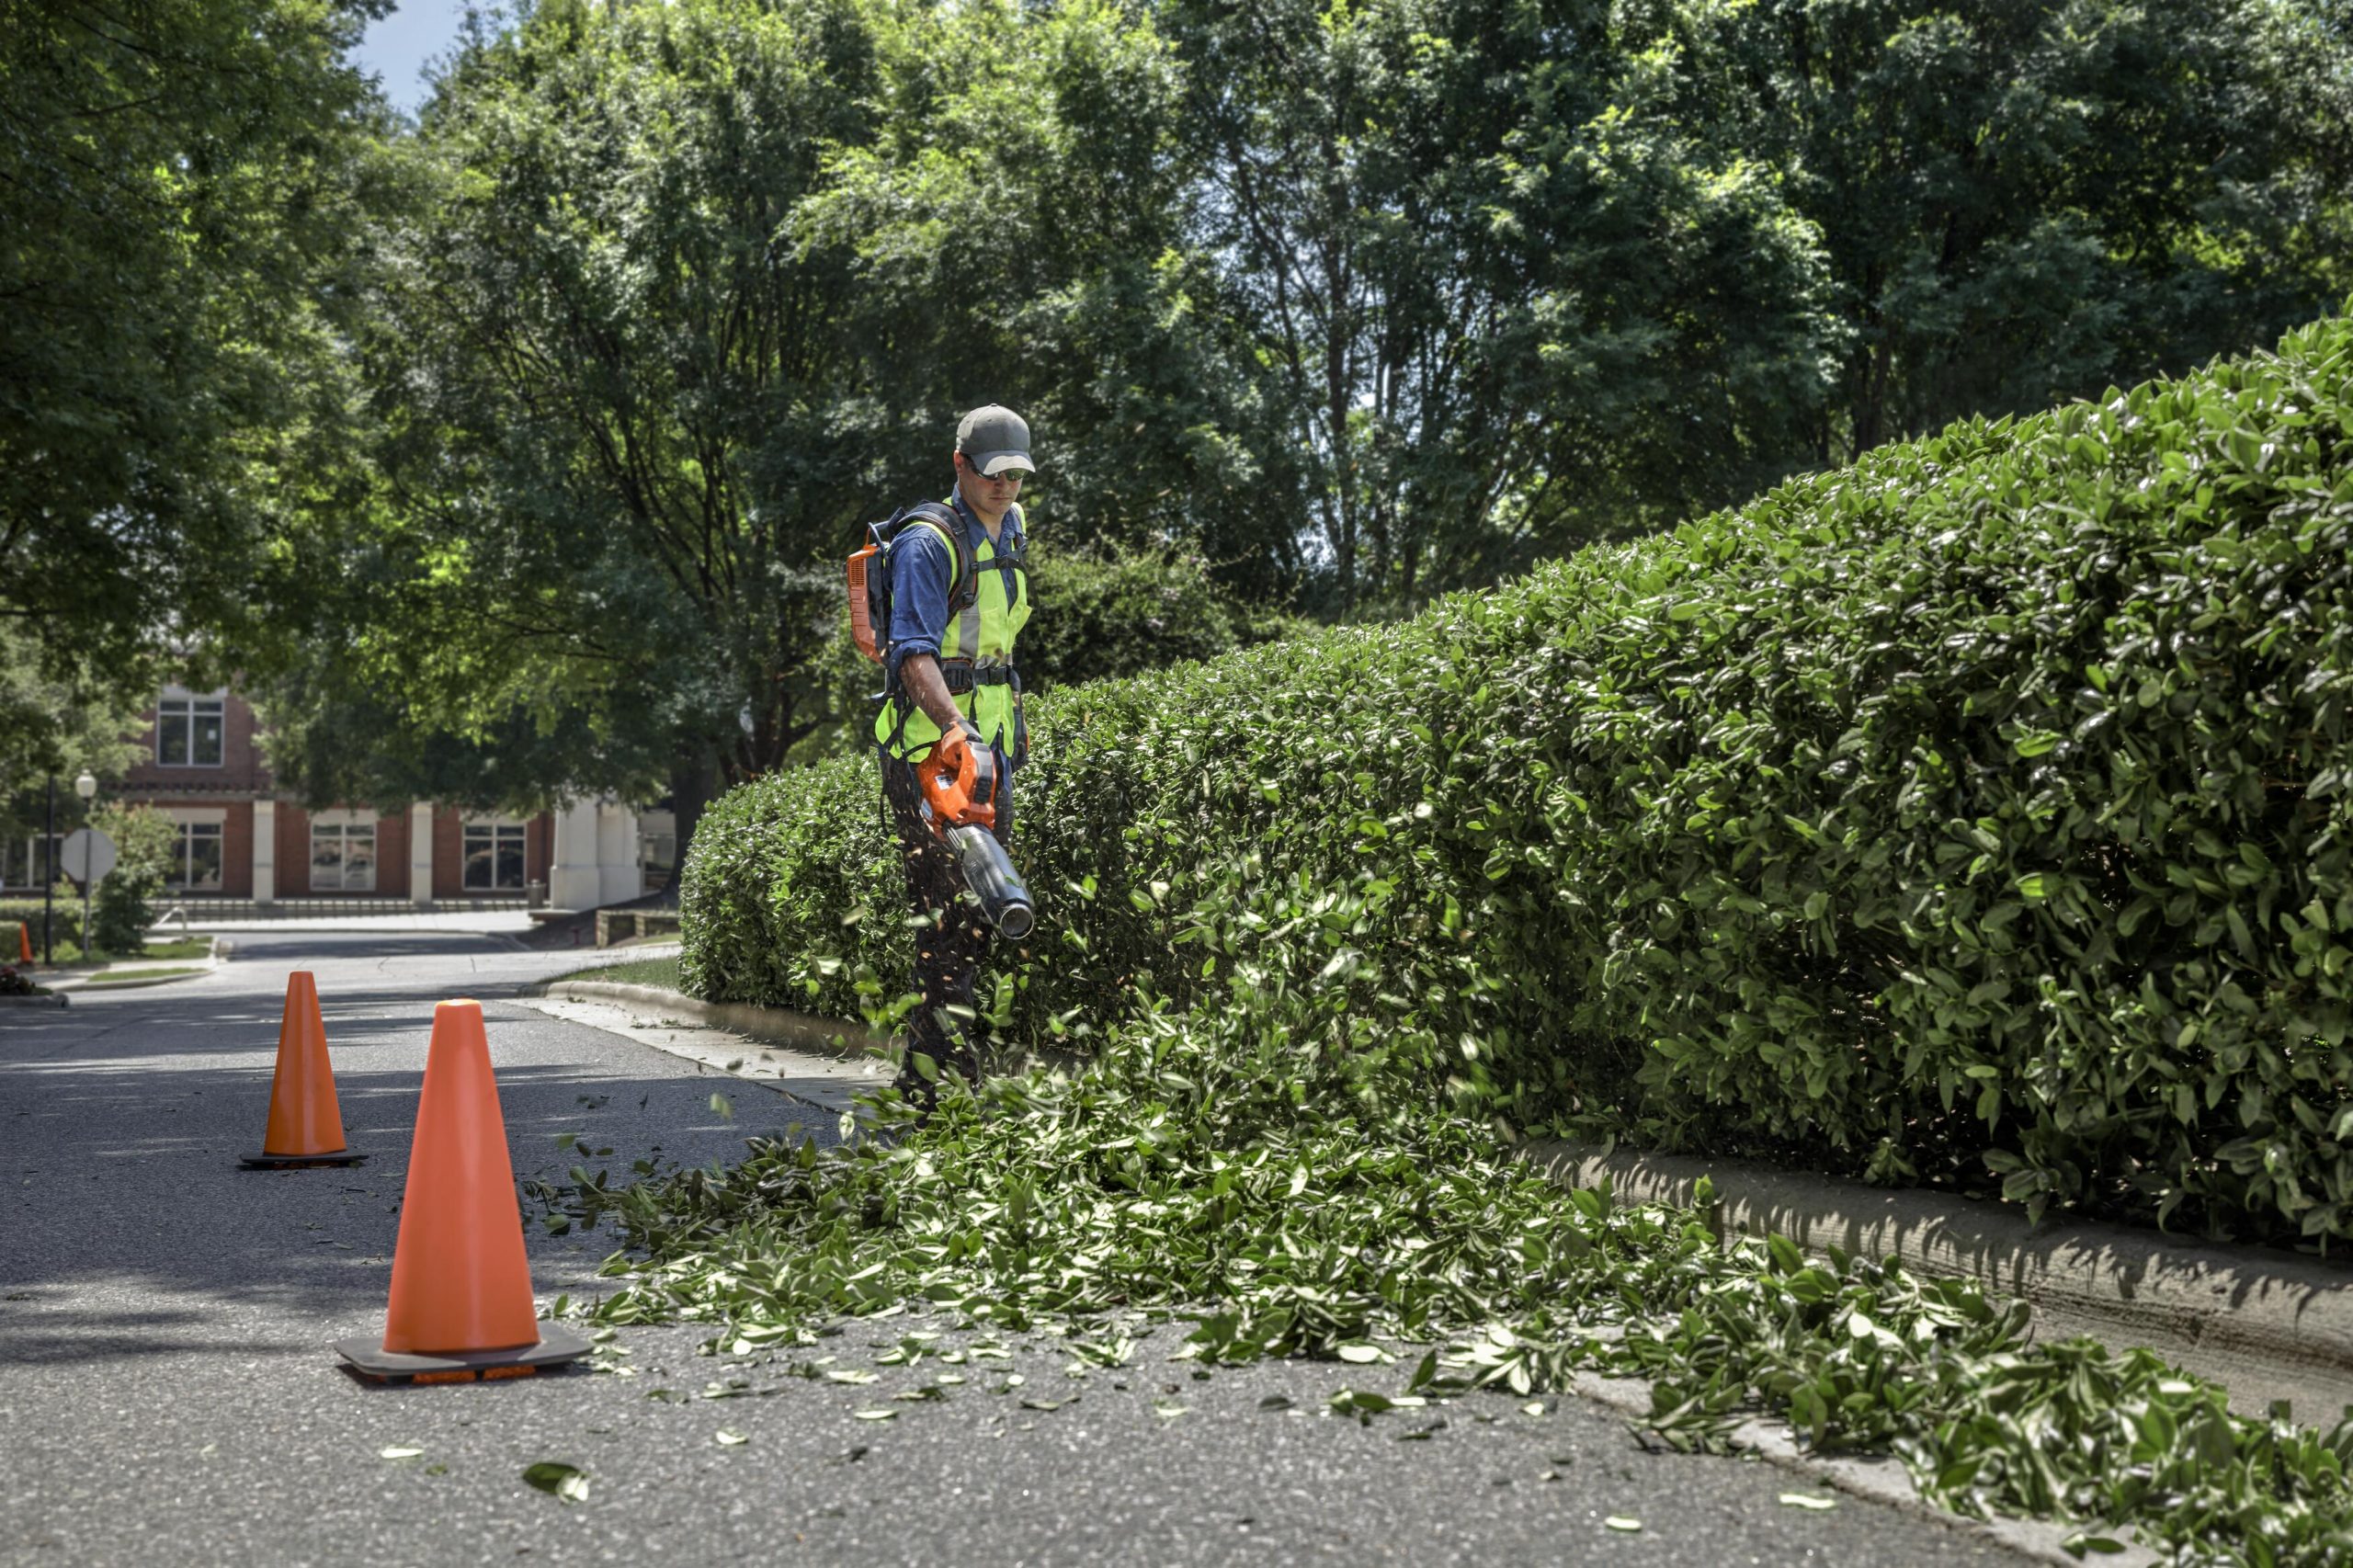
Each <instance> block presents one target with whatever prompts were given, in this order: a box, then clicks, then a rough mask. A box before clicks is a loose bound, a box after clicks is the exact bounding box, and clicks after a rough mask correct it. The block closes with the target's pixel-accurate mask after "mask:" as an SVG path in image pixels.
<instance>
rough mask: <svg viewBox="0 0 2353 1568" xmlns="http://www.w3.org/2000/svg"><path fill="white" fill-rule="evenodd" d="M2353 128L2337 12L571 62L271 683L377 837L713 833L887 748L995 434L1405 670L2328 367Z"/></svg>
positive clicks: (425, 153)
mask: <svg viewBox="0 0 2353 1568" xmlns="http://www.w3.org/2000/svg"><path fill="white" fill-rule="evenodd" d="M949 62H953V63H952V64H949ZM2348 84H2353V51H2349V50H2348V40H2347V33H2346V29H2345V28H2344V27H2343V25H2342V19H2341V17H2338V16H2337V15H2336V12H2334V11H2332V10H2329V9H2326V8H2318V7H2314V6H2310V5H2307V4H2304V3H2303V0H2185V3H2184V4H2183V5H2180V6H2168V7H2165V8H2164V9H2163V10H2162V11H2160V10H2156V9H2153V8H2150V7H2147V6H2139V5H2132V4H2125V3H2123V0H2071V3H2068V4H2060V3H2057V0H2005V3H2003V4H1999V5H1992V6H1978V7H1972V8H1969V9H1968V10H1966V11H1962V12H1954V11H1952V10H1950V9H1949V8H1945V9H1941V10H1940V9H1938V8H1935V7H1931V6H1922V5H1921V4H1919V0H1758V3H1756V4H1754V5H1740V6H1724V5H1718V4H1715V3H1713V0H1661V3H1658V4H1642V5H1598V4H1593V3H1590V0H1542V3H1540V4H1537V5H1532V6H1504V5H1498V4H1496V3H1495V0H1376V3H1372V4H1367V5H1362V6H1351V7H1348V8H1347V9H1345V10H1341V11H1333V10H1330V9H1329V8H1327V7H1324V6H1318V5H1314V4H1310V3H1308V0H1275V3H1270V4H1265V5H1254V6H1245V7H1232V6H1205V5H1199V4H1194V3H1193V0H1158V3H1154V4H1105V3H1092V0H1090V3H1088V4H1081V5H1071V6H1053V7H1050V8H1038V7H1022V6H1011V5H1007V4H995V3H992V4H983V5H976V6H956V7H953V8H952V9H950V8H943V7H938V6H931V5H926V4H912V5H911V4H901V3H896V0H890V3H885V0H679V3H676V4H663V5H654V4H618V5H588V4H584V3H582V0H540V3H538V4H533V5H529V6H523V7H521V8H519V9H518V10H517V12H516V13H515V15H514V16H513V17H511V18H508V19H505V20H495V19H494V20H486V21H482V22H479V23H477V24H476V25H475V26H474V27H473V28H472V30H470V32H469V33H468V34H467V36H466V37H465V39H464V40H463V41H462V45H461V47H460V49H459V50H458V51H456V54H455V56H454V57H453V60H452V62H451V63H450V65H449V69H448V71H447V73H446V74H445V75H444V76H443V77H442V79H441V81H440V82H439V84H438V90H437V92H436V94H435V96H434V97H433V98H432V100H431V101H430V102H429V103H428V104H427V106H426V108H425V109H424V111H423V112H422V114H421V115H420V117H419V119H418V121H417V123H416V125H415V127H414V129H413V130H407V129H404V130H403V131H400V132H398V133H396V134H392V135H389V136H385V137H382V138H381V139H379V140H377V141H376V142H371V144H370V145H371V147H372V149H373V150H372V151H371V153H369V156H368V157H366V158H358V157H354V158H353V159H352V160H351V161H350V166H351V168H352V169H353V170H354V171H356V173H354V174H353V176H351V177H350V180H349V182H348V183H349V184H350V185H351V187H352V188H353V189H354V190H356V191H360V192H363V193H364V194H365V195H366V197H367V211H368V213H369V220H370V221H369V222H365V223H362V224H360V225H358V228H357V230H356V232H355V239H354V242H353V244H351V246H350V247H349V249H348V253H347V255H345V256H342V258H341V259H338V260H336V262H335V267H337V268H339V269H340V270H339V271H336V272H335V274H334V275H335V277H337V278H341V281H340V282H339V283H338V286H337V287H336V288H335V290H334V291H333V298H334V299H335V301H338V308H337V310H336V312H334V313H332V315H331V316H330V317H328V318H326V319H331V320H333V321H335V323H337V324H339V326H338V330H339V332H340V334H341V335H340V337H339V339H338V347H339V350H340V352H339V353H338V354H337V355H336V356H335V357H334V358H332V360H331V361H330V363H331V365H332V368H333V374H331V375H330V374H327V373H326V372H324V371H321V372H320V373H319V375H318V376H316V377H314V378H313V382H315V383H317V384H319V385H323V386H325V387H327V388H329V389H330V390H332V391H334V392H335V394H336V395H335V398H334V399H333V400H331V401H332V415H331V416H330V415H329V414H327V413H324V412H320V410H321V409H323V408H324V407H325V406H326V404H327V403H328V402H329V401H330V400H326V399H324V398H321V399H314V400H313V403H312V404H311V405H308V406H310V407H312V409H313V412H312V413H311V414H309V415H305V421H304V423H303V424H302V426H301V428H302V429H304V430H306V431H309V432H310V433H311V434H310V436H309V437H308V438H307V439H305V440H303V441H302V442H301V447H300V456H301V464H300V466H299V468H296V467H294V466H291V465H290V463H285V462H281V463H280V466H279V467H278V469H277V470H276V471H275V472H283V473H287V474H289V475H290V476H293V477H294V482H293V483H288V484H287V485H285V486H284V487H282V489H281V491H280V492H279V493H278V511H277V513H276V514H274V515H275V516H276V517H277V518H278V535H277V537H278V540H280V541H281V542H280V547H279V548H278V550H277V551H275V552H274V553H272V554H271V555H270V556H269V557H268V558H267V562H265V564H264V567H263V568H262V569H261V571H260V574H259V597H260V599H261V600H262V602H264V603H265V604H266V605H267V607H268V608H269V611H270V613H269V614H268V615H267V616H265V617H256V618H253V619H251V620H249V621H248V622H247V623H246V624H244V626H243V627H241V629H240V630H239V631H238V632H237V634H236V636H235V637H234V638H233V640H232V645H233V647H234V648H235V649H236V651H237V652H238V653H239V654H240V655H241V656H242V657H243V658H244V659H245V661H246V662H247V664H248V665H249V667H250V668H251V669H253V670H254V671H255V672H256V673H257V674H259V675H263V676H267V685H268V686H269V687H270V689H269V691H268V692H267V696H268V698H269V703H268V709H269V712H270V717H271V721H272V723H273V725H274V726H275V728H276V730H277V731H278V733H279V735H280V736H281V742H280V746H279V752H278V760H279V763H280V766H281V767H282V769H283V770H284V773H285V776H286V777H287V778H289V779H290V780H291V781H293V782H295V783H297V784H299V785H300V786H301V788H303V789H304V790H306V791H307V792H309V793H311V794H312V795H313V796H314V797H319V798H326V797H338V798H369V799H380V800H385V801H396V800H398V799H403V798H411V797H416V796H436V797H440V798H448V799H453V800H462V801H469V802H471V803H474V804H478V805H483V806H488V805H493V804H501V803H503V804H505V805H506V806H508V807H510V808H516V809H520V808H523V807H527V806H531V805H536V804H540V803H544V801H546V800H548V799H550V798H552V797H553V796H556V795H563V794H576V793H580V792H604V791H613V792H617V793H619V794H621V795H623V796H625V797H628V798H631V799H646V798H651V797H653V796H656V795H659V794H662V793H663V792H665V790H666V791H667V792H668V793H669V794H670V795H671V796H672V797H673V798H674V800H675V801H676V803H677V804H678V806H679V809H680V812H681V813H682V819H683V820H682V826H687V827H690V824H691V822H692V819H693V817H694V814H695V812H696V811H697V810H698V809H699V801H701V800H702V799H704V798H705V796H706V795H708V794H709V793H710V792H711V791H712V790H718V789H722V788H724V787H726V786H727V785H729V784H732V783H734V782H739V781H742V780H744V779H746V778H753V777H756V776H758V775H761V774H764V773H766V772H768V771H770V770H772V769H774V768H777V767H787V766H793V765H797V764H799V763H801V762H803V761H806V760H809V759H811V758H813V757H816V756H824V755H826V754H828V753H829V752H831V751H833V750H835V748H836V747H837V746H838V744H841V740H842V737H843V736H845V735H854V734H855V733H856V730H857V727H858V704H857V701H856V698H857V696H858V682H857V681H856V680H855V679H853V678H851V677H852V676H853V675H854V674H855V666H854V665H852V664H851V663H850V662H849V661H848V659H847V655H846V653H845V652H844V650H843V649H842V647H841V645H840V631H839V625H840V619H841V617H840V606H839V600H840V587H839V582H838V578H839V570H840V568H839V562H840V560H841V558H842V557H843V556H844V555H846V554H847V551H849V549H851V548H852V547H853V546H854V545H855V543H856V542H857V539H858V528H859V525H860V524H862V523H864V522H866V521H869V520H871V519H872V518H874V517H880V516H882V515H884V514H885V513H887V511H888V510H889V509H890V508H891V507H892V506H896V505H899V504H902V503H904V501H905V500H907V499H909V498H910V497H911V496H915V495H919V494H928V493H936V492H937V490H938V489H939V488H941V487H942V486H943V485H944V483H945V474H946V451H945V448H946V445H947V435H948V432H949V431H950V430H952V428H953V426H954V420H955V417H956V415H957V413H958V412H959V411H960V410H961V409H962V408H964V407H968V406H971V405H972V404H973V403H979V402H983V401H991V400H993V401H1001V402H1007V403H1013V404H1015V405H1016V406H1018V407H1020V408H1022V409H1023V410H1024V411H1025V412H1026V413H1027V414H1028V415H1029V416H1030V418H1031V421H1032V424H1033V426H1034V428H1035V430H1036V431H1037V437H1038V449H1039V455H1040V462H1041V469H1040V475H1039V480H1038V483H1037V484H1036V485H1035V486H1034V489H1033V494H1032V495H1031V497H1030V500H1031V502H1032V503H1033V504H1034V506H1035V510H1036V514H1037V517H1038V519H1039V524H1040V526H1039V529H1038V534H1037V537H1038V539H1039V540H1040V543H1041V547H1042V546H1043V545H1045V544H1047V543H1051V544H1052V545H1053V546H1054V547H1055V548H1059V549H1063V550H1076V551H1085V552H1089V553H1100V552H1103V551H1113V552H1118V551H1144V552H1154V551H1159V552H1167V553H1171V554H1173V555H1174V556H1175V557H1177V558H1189V557H1194V556H1198V557H1199V558H1201V559H1204V560H1206V561H1208V562H1211V563H1212V565H1211V568H1210V571H1211V575H1212V576H1213V577H1214V578H1215V579H1216V580H1217V581H1218V582H1220V583H1221V584H1222V585H1224V586H1225V587H1227V588H1228V589H1230V590H1231V591H1233V593H1234V594H1235V595H1236V596H1237V597H1240V598H1241V599H1243V600H1244V601H1245V602H1247V603H1250V604H1253V605H1266V606H1275V607H1280V608H1285V609H1294V610H1298V611H1301V612H1303V613H1306V614H1309V615H1313V616H1314V617H1317V618H1319V619H1393V618H1396V617H1399V616H1403V615H1407V614H1411V613H1413V612H1414V611H1415V610H1416V609H1418V608H1421V607H1423V606H1424V605H1426V604H1427V603H1428V602H1429V601H1430V599H1431V597H1433V596H1434V595H1437V594H1439V593H1443V592H1445V591H1448V590H1450V589H1455V588H1460V587H1466V586H1468V587H1477V586H1483V585H1492V584H1494V583H1495V582H1497V581H1499V580H1503V579H1505V578H1506V577H1508V576H1509V575H1511V574H1516V573H1519V572H1523V571H1526V570H1529V568H1530V567H1531V566H1532V565H1533V564H1534V563H1535V562H1538V561H1540V560H1542V559H1544V558H1546V557H1548V556H1552V555H1556V554H1559V553H1562V552H1563V551H1568V550H1572V549H1574V548H1576V547H1577V546H1579V545H1582V544H1585V543H1586V542H1589V541H1593V540H1602V539H1624V538H1631V537H1639V536H1641V535H1643V534H1646V533H1650V532H1654V531H1655V530H1657V529H1659V528H1664V527H1668V526H1671V525H1673V524H1674V523H1676V522H1677V521H1679V520H1681V519H1684V518H1688V517H1694V516H1699V515H1703V514H1705V513H1706V512H1708V511H1709V510H1711V509H1712V508H1717V507H1721V506H1726V505H1730V504H1733V503H1735V502H1738V501H1740V500H1742V499H1745V498H1746V497H1748V496H1751V495H1754V494H1757V493H1758V492H1759V491H1760V490H1762V489H1764V488H1766V487H1767V486H1768V485H1770V484H1772V483H1775V482H1777V481H1779V479H1781V478H1783V477H1785V476H1787V475H1789V474H1790V473H1792V472H1808V471H1818V470H1821V469H1824V468H1826V467H1828V466H1830V465H1833V464H1836V463H1839V462H1842V461H1846V460H1849V459H1851V458H1853V457H1854V456H1855V455H1857V454H1858V453H1859V452H1860V451H1862V450H1865V449H1869V448H1870V447H1873V446H1875V445H1877V444H1879V443H1880V442H1881V441H1883V440H1887V439H1890V438H1894V437H1903V436H1906V435H1915V434H1918V433H1919V432H1922V431H1924V430H1927V429H1931V428H1935V427H1937V426H1941V425H1943V424H1944V423H1946V422H1948V421H1949V420H1951V419H1953V418H1956V417H1961V416H1966V415H1986V416H1989V417H1998V416H2000V415H2004V414H2008V413H2014V412H2018V411H2021V410H2025V409H2030V408H2034V407H2040V406H2043V405H2045V404H2047V403H2051V402H2052V401H2059V400H2064V399H2065V398H2068V397H2071V396H2077V395H2087V394H2089V393H2091V392H2096V391H2097V389H2098V388H2099V387H2101V386H2103V385H2106V384H2109V382H2118V383H2129V382H2130V381H2137V380H2139V379H2142V378H2143V377H2145V376H2147V375H2149V374H2151V373H2154V372H2159V371H2166V370H2179V369H2185V368H2187V367H2188V366H2189V365H2192V364H2194V363H2197V362H2198V361H2199V360H2200V359H2201V358H2205V357H2207V356H2209V355H2211V354H2212V353H2215V352H2217V351H2222V350H2228V349H2233V348H2236V347H2242V346H2245V345H2248V344H2253V343H2259V342H2264V341H2268V340H2269V339H2270V338H2272V337H2274V336H2275V335H2277V334H2278V333H2279V331H2281V330H2284V329H2285V328H2286V327H2287V326H2289V325H2290V324H2292V323H2294V322H2296V321H2299V320H2304V319H2309V318H2310V317H2311V316H2313V314H2315V313H2317V312H2320V311H2322V310H2324V309H2325V308H2327V306H2328V305H2329V304H2331V303H2332V302H2333V301H2336V300H2337V299H2339V298H2341V297H2343V295H2344V294H2345V292H2346V291H2347V289H2348V287H2353V277H2348V275H2347V259H2348V256H2353V229H2349V228H2348V209H2347V201H2346V192H2347V188H2348V179H2347V176H2348V173H2353V98H2348V92H2353V88H2349V87H2348ZM306 384H312V383H306ZM329 431H333V432H335V433H338V434H341V435H344V436H345V437H347V438H345V439H342V440H339V441H330V440H327V439H325V438H324V435H325V433H326V432H329ZM1052 611H1053V607H1052V606H1051V604H1047V605H1044V606H1043V608H1042V610H1041V614H1040V617H1039V619H1038V620H1037V621H1036V622H1035V623H1034V625H1035V627H1036V630H1037V634H1038V637H1039V638H1040V639H1043V638H1048V637H1052V636H1055V635H1057V633H1055V632H1054V631H1051V623H1052V621H1053V619H1054V615H1053V613H1052ZM1264 613H1266V612H1254V619H1264ZM1146 619H1147V620H1149V619H1165V618H1161V617H1154V616H1147V617H1146ZM1040 646H1041V647H1042V643H1041V644H1040ZM1208 651H1210V649H1209V647H1208V646H1207V645H1206V644H1202V643H1199V642H1194V641H1188V639H1186V638H1183V637H1176V636H1171V637H1170V638H1168V639H1167V645H1166V653H1167V654H1168V655H1169V656H1179V657H1181V656H1184V655H1187V654H1189V653H1196V652H1208ZM1108 667H1112V668H1118V667H1124V666H1122V665H1119V664H1118V663H1117V662H1114V663H1113V665H1110V666H1108Z"/></svg>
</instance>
